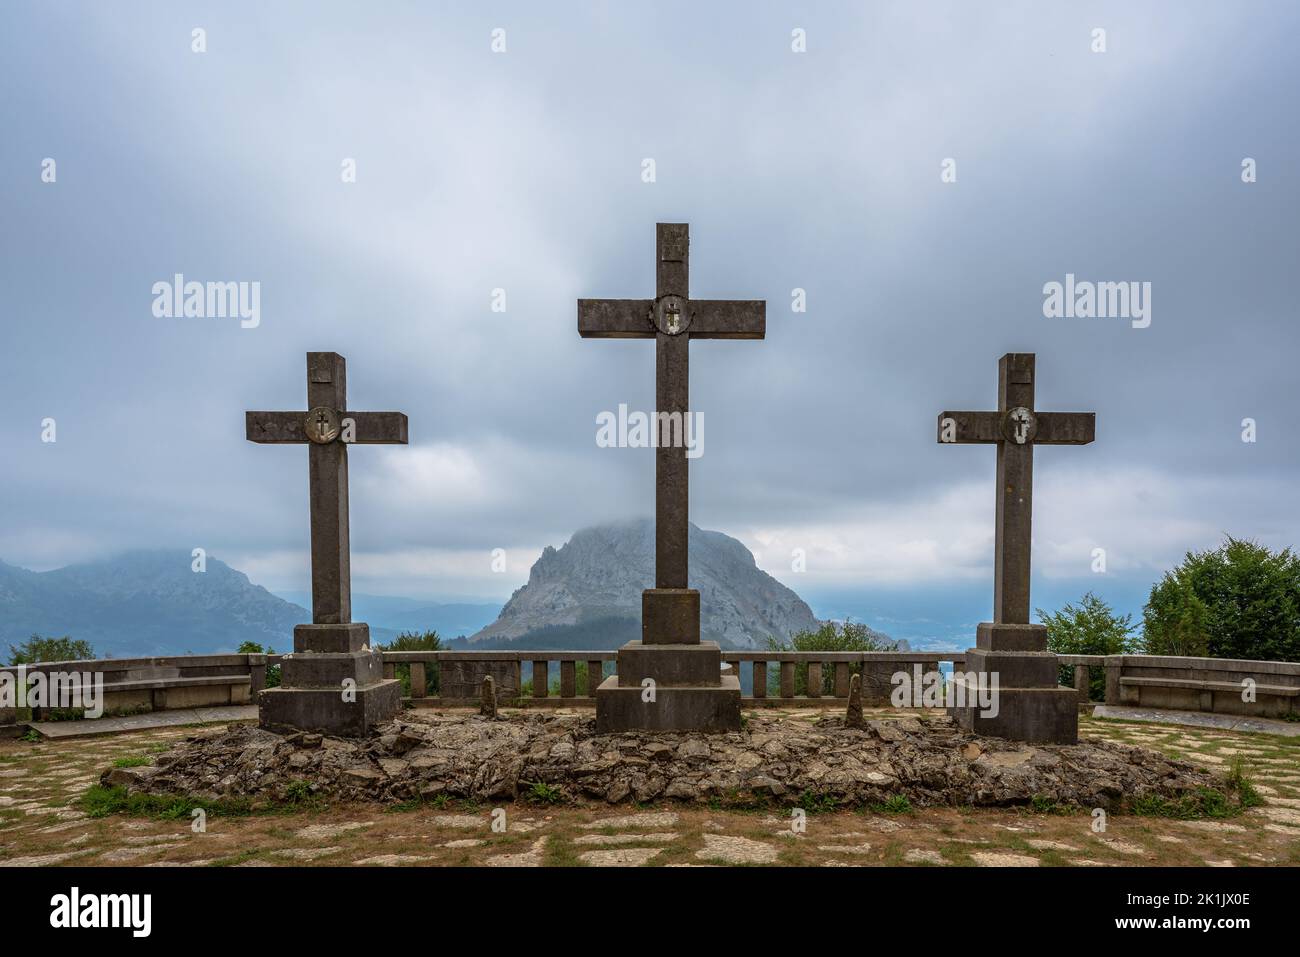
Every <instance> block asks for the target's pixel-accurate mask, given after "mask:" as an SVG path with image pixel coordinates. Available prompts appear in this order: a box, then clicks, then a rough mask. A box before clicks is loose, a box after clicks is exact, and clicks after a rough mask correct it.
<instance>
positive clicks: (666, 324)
mask: <svg viewBox="0 0 1300 957" xmlns="http://www.w3.org/2000/svg"><path fill="white" fill-rule="evenodd" d="M653 318H654V324H655V328H656V329H658V330H659V331H660V332H662V333H663V334H664V335H666V336H679V335H681V334H682V333H683V332H685V331H686V330H687V329H689V328H690V325H691V317H690V315H689V314H688V313H687V312H686V301H685V299H683V298H682V297H681V296H661V297H660V298H659V299H658V300H657V301H656V302H655V311H654V317H653Z"/></svg>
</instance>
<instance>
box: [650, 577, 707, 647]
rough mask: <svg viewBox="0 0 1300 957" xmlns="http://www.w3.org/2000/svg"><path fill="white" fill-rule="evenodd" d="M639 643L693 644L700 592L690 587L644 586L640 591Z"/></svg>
mask: <svg viewBox="0 0 1300 957" xmlns="http://www.w3.org/2000/svg"><path fill="white" fill-rule="evenodd" d="M641 642H642V644H646V645H697V644H699V642H700V593H699V592H698V591H696V590H695V589H694V588H647V589H646V590H645V591H643V592H642V593H641Z"/></svg>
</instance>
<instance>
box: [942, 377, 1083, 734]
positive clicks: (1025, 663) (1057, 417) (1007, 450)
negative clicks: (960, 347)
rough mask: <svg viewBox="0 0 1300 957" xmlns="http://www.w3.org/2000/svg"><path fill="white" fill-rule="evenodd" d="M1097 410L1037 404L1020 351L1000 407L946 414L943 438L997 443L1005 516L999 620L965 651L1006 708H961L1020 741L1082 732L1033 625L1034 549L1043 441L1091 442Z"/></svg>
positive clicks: (971, 723) (970, 723)
mask: <svg viewBox="0 0 1300 957" xmlns="http://www.w3.org/2000/svg"><path fill="white" fill-rule="evenodd" d="M1096 420H1097V416H1096V414H1095V413H1093V412H1036V411H1035V410H1034V354H1033V353H1032V352H1011V353H1008V354H1006V355H1004V356H1003V357H1002V358H1001V360H1000V361H999V362H998V410H997V411H996V412H940V413H939V442H940V443H941V444H949V443H956V444H967V443H977V442H978V443H988V444H994V445H997V447H998V461H997V524H996V525H995V526H994V527H995V532H994V546H993V548H994V572H993V583H994V584H993V621H991V622H984V623H982V624H981V625H980V626H979V627H978V628H977V629H976V639H975V643H976V647H975V648H971V649H970V650H968V651H967V652H966V666H965V672H966V675H967V678H966V682H967V684H966V687H967V688H970V685H969V680H970V676H972V675H974V674H977V673H981V672H982V673H986V674H991V673H996V674H997V675H998V708H997V711H998V713H997V715H996V716H994V715H990V716H981V714H980V709H979V708H978V706H972V705H971V704H969V702H970V701H971V700H972V699H971V697H970V695H971V694H973V689H971V690H970V691H968V697H967V701H968V704H967V705H966V706H965V707H962V708H953V709H952V713H953V717H954V719H955V720H956V721H957V723H958V724H959V725H961V726H962V727H964V728H966V729H968V730H973V731H975V732H977V733H979V734H989V735H994V736H996V737H1002V738H1010V739H1012V740H1015V741H1029V742H1043V743H1054V744H1074V743H1075V742H1077V741H1078V738H1079V712H1078V705H1077V702H1078V694H1077V692H1076V691H1075V690H1074V689H1073V688H1063V687H1058V685H1057V680H1058V676H1059V674H1060V671H1059V662H1058V661H1057V657H1056V655H1054V654H1052V653H1051V652H1049V651H1048V650H1047V628H1046V626H1044V625H1035V624H1030V623H1029V547H1030V537H1031V536H1030V527H1031V518H1032V512H1033V472H1034V446H1035V445H1087V444H1088V443H1089V442H1092V441H1093V439H1094V438H1095V436H1096Z"/></svg>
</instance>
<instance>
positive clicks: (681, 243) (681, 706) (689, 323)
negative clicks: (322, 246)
mask: <svg viewBox="0 0 1300 957" xmlns="http://www.w3.org/2000/svg"><path fill="white" fill-rule="evenodd" d="M689 274H690V231H689V226H688V225H687V224H686V223H659V224H658V225H657V226H656V227H655V298H653V299H579V300H578V334H579V335H581V336H583V337H584V338H590V339H654V341H655V412H656V415H655V416H654V417H653V419H652V422H653V428H654V429H655V430H656V450H655V587H654V588H650V589H646V590H645V591H644V592H643V593H642V595H641V641H633V642H629V643H628V644H626V645H624V646H623V647H622V648H620V649H619V652H618V661H617V674H614V675H611V676H610V677H609V678H607V679H606V680H605V681H604V682H603V683H602V684H601V686H600V687H599V688H598V689H596V727H597V729H598V730H601V731H619V730H628V729H632V728H650V729H656V730H666V731H701V730H703V731H727V730H739V728H740V682H739V680H738V679H737V677H736V676H735V675H723V674H721V666H722V662H721V651H720V649H719V648H718V644H717V642H713V641H703V642H702V641H700V593H699V592H698V591H696V590H695V589H692V588H688V587H687V578H686V574H687V542H688V538H689V533H690V518H689V504H690V495H689V486H688V479H687V469H688V465H689V459H687V457H686V452H687V449H686V447H685V442H684V436H685V431H686V417H687V416H688V415H689V413H690V363H689V359H690V353H689V346H690V341H691V339H762V338H763V335H764V333H765V331H766V325H767V303H766V302H764V301H763V300H735V299H692V298H691V296H690V285H689V282H688V278H689ZM674 417H675V418H676V419H677V420H678V425H679V429H678V431H677V432H676V435H677V438H678V441H676V442H675V443H674V442H671V441H666V439H671V438H672V435H673V430H672V423H673V418H674ZM647 683H649V684H653V685H654V687H655V689H656V690H655V693H654V694H653V695H649V696H647V694H646V687H647Z"/></svg>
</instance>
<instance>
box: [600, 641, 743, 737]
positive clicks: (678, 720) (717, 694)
mask: <svg viewBox="0 0 1300 957" xmlns="http://www.w3.org/2000/svg"><path fill="white" fill-rule="evenodd" d="M633 644H639V642H633ZM717 682H718V683H717V684H716V685H663V684H659V683H657V682H656V685H655V699H654V700H653V701H645V700H643V696H644V695H645V689H643V688H642V687H641V686H640V685H634V686H631V687H625V686H623V685H621V684H619V676H618V675H610V676H609V677H608V678H606V679H605V680H604V681H603V682H601V684H600V687H599V688H597V689H596V733H597V734H614V733H617V732H620V731H739V730H740V679H739V678H737V677H735V676H734V675H722V674H719V675H718V677H717Z"/></svg>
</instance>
